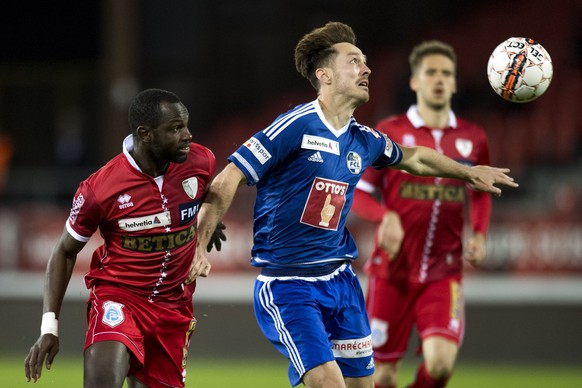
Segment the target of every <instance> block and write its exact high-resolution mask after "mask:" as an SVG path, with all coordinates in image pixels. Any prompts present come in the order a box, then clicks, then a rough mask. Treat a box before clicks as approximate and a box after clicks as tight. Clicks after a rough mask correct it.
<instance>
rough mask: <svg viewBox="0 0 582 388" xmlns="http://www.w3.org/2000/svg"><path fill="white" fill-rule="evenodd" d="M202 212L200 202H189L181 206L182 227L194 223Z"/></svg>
mask: <svg viewBox="0 0 582 388" xmlns="http://www.w3.org/2000/svg"><path fill="white" fill-rule="evenodd" d="M198 210H200V201H199V200H198V201H194V202H188V203H185V204H182V205H180V225H184V224H187V223H188V222H190V221H192V220H193V219H194V217H196V215H197V214H198Z"/></svg>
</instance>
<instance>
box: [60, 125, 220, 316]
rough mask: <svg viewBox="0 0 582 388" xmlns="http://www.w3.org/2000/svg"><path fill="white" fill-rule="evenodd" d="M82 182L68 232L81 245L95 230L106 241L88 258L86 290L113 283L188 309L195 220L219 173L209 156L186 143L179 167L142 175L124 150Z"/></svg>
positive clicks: (125, 146)
mask: <svg viewBox="0 0 582 388" xmlns="http://www.w3.org/2000/svg"><path fill="white" fill-rule="evenodd" d="M132 147H133V142H132V138H131V135H130V136H128V137H127V138H126V139H125V141H124V144H123V153H121V154H119V155H117V156H116V157H115V158H113V159H112V160H111V161H109V162H108V163H107V164H106V165H105V166H103V167H102V168H101V169H99V170H98V171H97V172H95V173H94V174H92V175H91V176H90V177H89V178H87V179H86V180H85V181H83V182H81V184H80V185H79V188H78V189H77V192H76V194H75V198H74V200H73V205H72V208H71V213H70V215H69V219H68V220H67V224H66V227H67V230H68V232H69V233H70V234H71V235H72V236H73V237H74V238H75V239H77V240H79V241H82V242H86V241H88V240H89V238H90V237H91V235H93V233H95V231H96V230H97V228H99V230H100V233H101V235H102V237H103V240H104V245H102V246H100V247H99V248H97V249H96V250H95V252H94V253H93V257H92V260H91V266H90V270H89V272H88V273H87V274H86V275H85V283H86V285H87V288H91V287H93V286H95V285H98V284H99V283H107V284H113V285H116V286H119V287H123V288H126V289H129V290H130V291H131V292H133V293H135V294H137V295H142V296H143V297H145V298H147V299H148V300H150V301H151V302H163V303H169V304H171V305H176V306H177V305H183V304H185V303H191V301H192V294H193V292H194V289H195V287H196V286H195V283H192V284H190V285H189V286H184V285H183V283H184V280H185V279H186V276H187V275H188V270H189V268H190V264H191V263H192V259H193V257H194V253H195V250H196V241H197V234H196V221H197V215H198V210H199V209H200V205H201V202H202V197H203V195H204V192H205V189H206V187H207V186H208V184H209V182H210V180H211V178H212V176H213V174H214V170H215V168H216V160H215V157H214V155H213V154H212V152H211V151H210V150H209V149H207V148H206V147H203V146H201V145H198V144H194V143H192V144H191V145H190V153H189V155H188V158H187V159H186V161H185V162H183V163H170V165H169V167H168V169H167V171H166V173H165V174H164V175H163V176H160V177H157V178H153V177H151V176H149V175H147V174H144V173H143V172H141V170H140V169H139V167H138V166H137V164H136V163H135V161H134V160H133V158H132V157H131V155H130V154H129V151H130V150H131V148H132Z"/></svg>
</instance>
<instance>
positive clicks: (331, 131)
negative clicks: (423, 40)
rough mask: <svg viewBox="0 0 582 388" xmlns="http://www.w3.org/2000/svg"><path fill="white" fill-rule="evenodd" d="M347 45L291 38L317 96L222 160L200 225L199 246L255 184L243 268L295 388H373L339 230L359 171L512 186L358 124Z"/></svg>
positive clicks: (318, 37)
mask: <svg viewBox="0 0 582 388" xmlns="http://www.w3.org/2000/svg"><path fill="white" fill-rule="evenodd" d="M355 43H356V39H355V35H354V32H353V31H352V29H351V28H350V27H349V26H347V25H345V24H343V23H338V22H330V23H328V24H326V25H325V26H323V27H321V28H317V29H315V30H313V31H312V32H310V33H308V34H306V35H305V36H304V37H303V38H302V39H301V40H300V41H299V43H298V44H297V47H296V48H295V64H296V67H297V70H298V71H299V72H300V73H301V74H302V75H303V76H304V77H305V78H307V79H308V80H309V81H310V82H311V84H312V85H313V87H314V88H315V89H316V90H317V98H316V99H315V100H314V101H311V102H308V103H306V104H303V105H299V106H297V107H296V108H294V109H292V110H290V111H289V112H287V113H284V114H282V115H280V116H279V117H278V118H277V119H275V121H274V122H273V123H272V124H271V125H270V126H269V127H267V128H266V129H264V130H263V131H260V132H258V133H256V134H255V135H254V136H253V137H251V138H250V139H249V140H248V141H246V142H245V143H244V145H242V146H241V147H240V148H239V149H237V150H236V151H235V152H234V153H233V154H232V155H231V156H230V157H229V158H228V160H229V161H230V163H229V164H228V165H227V166H226V167H225V168H224V170H223V171H222V172H221V173H220V174H219V175H218V176H217V177H216V178H215V180H214V182H213V183H212V184H211V186H210V189H209V192H208V194H207V197H206V200H205V203H204V204H203V206H202V208H201V211H200V214H199V218H198V221H199V224H198V228H199V229H198V230H199V240H198V244H203V245H202V246H206V245H205V244H206V243H207V241H209V239H210V237H211V235H212V232H213V231H214V229H215V226H216V225H217V223H218V222H219V221H220V220H221V219H222V217H223V215H224V214H225V212H226V211H227V209H228V208H229V206H230V204H231V203H232V200H233V197H234V195H235V193H236V191H237V189H238V187H239V186H241V185H243V184H247V185H255V186H256V189H257V198H256V203H255V209H254V246H253V248H252V252H251V256H252V259H251V264H252V265H253V266H256V267H260V268H262V272H261V274H260V275H259V276H258V277H257V280H256V283H255V292H254V300H255V302H254V303H255V315H256V319H257V322H258V324H259V326H260V328H261V330H262V332H263V333H264V335H265V336H266V337H267V338H268V339H269V340H270V341H271V342H272V343H273V345H274V346H275V347H276V348H277V350H278V351H279V352H281V353H282V354H283V355H285V356H286V357H287V358H288V359H289V380H290V382H291V384H292V385H293V386H296V385H299V384H300V383H303V384H304V385H305V386H306V387H324V386H325V387H350V388H354V387H368V388H370V387H373V385H374V383H373V379H372V374H373V373H374V361H373V357H372V341H371V337H370V326H369V323H368V318H367V315H366V309H365V305H364V298H363V295H362V290H361V287H360V283H359V281H358V279H357V276H356V274H355V273H354V271H353V269H352V266H351V262H352V261H353V260H355V259H356V258H357V256H358V252H357V249H356V246H355V244H354V240H353V239H352V236H351V235H350V233H349V232H348V230H347V229H346V226H345V222H346V216H347V214H348V211H349V209H350V206H351V204H352V198H353V194H354V189H355V187H356V184H357V183H358V181H359V179H360V176H361V175H362V173H363V172H364V170H365V169H366V168H367V167H369V166H372V167H374V168H382V167H395V168H399V169H403V170H406V171H408V172H410V173H413V174H416V175H430V176H446V177H453V178H458V179H462V180H465V181H467V182H468V183H469V184H470V185H471V186H473V187H474V188H476V189H478V190H483V191H488V192H491V193H493V194H497V195H499V194H500V193H501V190H500V189H499V188H497V187H495V186H494V185H495V184H504V185H508V186H510V187H517V184H516V183H514V181H513V179H512V178H511V177H509V176H507V175H506V174H505V173H507V172H508V171H509V170H507V169H499V168H493V167H488V166H477V167H467V166H464V165H461V164H459V163H457V162H454V161H453V160H452V159H449V158H447V157H445V156H443V155H441V154H439V153H438V152H436V151H434V150H432V149H429V148H422V147H413V148H407V147H400V146H399V145H397V144H395V143H393V142H392V141H391V140H390V139H389V138H388V137H387V136H386V135H383V134H381V133H379V132H377V131H376V130H374V129H371V128H368V127H366V126H364V125H361V124H358V123H357V122H356V120H355V119H354V117H353V113H354V110H355V109H356V108H357V107H358V106H359V105H361V104H363V103H365V102H367V101H368V99H369V90H368V87H369V76H370V68H369V67H368V66H367V65H366V57H365V56H364V54H362V51H361V50H360V49H359V48H358V47H356V45H355ZM203 250H204V249H198V250H197V253H196V257H195V258H194V259H193V263H192V267H191V269H190V273H189V277H190V278H192V279H194V278H195V277H196V276H197V275H198V274H200V273H204V274H206V273H207V271H208V269H207V268H206V267H203V266H202V265H199V262H200V263H201V262H203V261H204V257H203V255H204V254H203V253H202V251H203ZM187 282H188V281H187Z"/></svg>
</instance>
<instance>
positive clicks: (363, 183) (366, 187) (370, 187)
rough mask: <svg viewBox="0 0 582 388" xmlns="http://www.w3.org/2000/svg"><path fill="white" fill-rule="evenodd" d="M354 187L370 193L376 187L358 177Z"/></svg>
mask: <svg viewBox="0 0 582 388" xmlns="http://www.w3.org/2000/svg"><path fill="white" fill-rule="evenodd" d="M356 189H359V190H362V191H365V192H366V193H370V194H371V193H373V192H374V191H375V189H376V187H375V186H374V185H373V184H371V183H369V182H366V181H365V180H362V179H360V181H359V182H358V184H357V185H356Z"/></svg>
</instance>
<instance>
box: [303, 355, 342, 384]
mask: <svg viewBox="0 0 582 388" xmlns="http://www.w3.org/2000/svg"><path fill="white" fill-rule="evenodd" d="M303 384H304V385H305V387H306V388H319V387H343V386H344V378H343V376H342V372H341V370H340V368H339V366H338V365H337V363H336V362H335V361H328V362H325V363H323V364H321V365H318V366H316V367H315V368H312V369H310V370H309V371H307V372H306V373H305V375H304V376H303Z"/></svg>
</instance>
